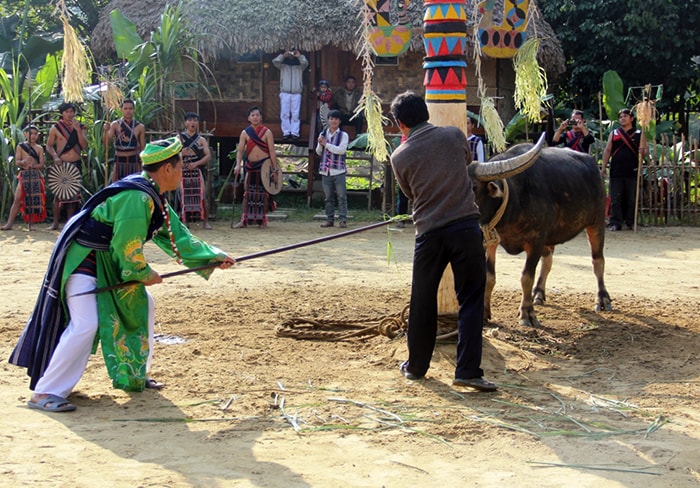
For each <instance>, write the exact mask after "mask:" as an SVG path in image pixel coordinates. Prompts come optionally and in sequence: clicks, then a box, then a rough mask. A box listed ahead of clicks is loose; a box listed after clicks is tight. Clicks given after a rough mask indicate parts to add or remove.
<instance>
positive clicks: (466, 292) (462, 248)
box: [407, 218, 486, 378]
mask: <svg viewBox="0 0 700 488" xmlns="http://www.w3.org/2000/svg"><path fill="white" fill-rule="evenodd" d="M447 263H450V264H451V265H452V272H453V274H454V286H455V292H456V294H457V301H458V303H459V312H458V319H457V329H458V339H457V368H456V369H455V378H476V377H480V376H483V374H484V372H483V370H482V369H481V348H482V338H481V332H482V329H483V326H484V288H485V286H486V255H485V253H484V243H483V237H482V234H481V228H480V227H479V221H478V220H477V219H475V218H474V219H468V220H462V221H458V222H455V223H452V224H448V225H446V226H445V227H441V228H439V229H435V230H432V231H430V232H427V233H424V234H421V235H419V236H417V237H416V245H415V249H414V254H413V282H412V284H411V306H410V310H409V312H408V332H407V336H408V369H409V371H410V372H411V373H414V374H416V375H419V376H422V375H424V374H425V373H426V371H428V368H429V367H430V358H431V357H432V355H433V349H435V336H436V334H437V316H438V305H437V293H438V287H439V285H440V280H441V279H442V274H443V272H444V271H445V268H446V267H447Z"/></svg>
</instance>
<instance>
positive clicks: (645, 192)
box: [638, 137, 700, 226]
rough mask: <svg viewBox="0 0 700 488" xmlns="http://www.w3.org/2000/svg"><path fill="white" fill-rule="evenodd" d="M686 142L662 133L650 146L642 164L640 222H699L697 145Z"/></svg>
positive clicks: (699, 149) (699, 147)
mask: <svg viewBox="0 0 700 488" xmlns="http://www.w3.org/2000/svg"><path fill="white" fill-rule="evenodd" d="M688 142H689V144H686V141H685V140H684V139H676V138H673V139H669V138H667V137H665V138H663V139H662V141H661V143H660V144H656V145H655V146H654V147H653V148H652V151H651V154H650V156H651V158H650V162H649V163H648V164H645V165H644V166H643V168H642V184H641V191H640V201H639V203H640V205H639V217H638V223H639V224H640V225H649V226H666V225H669V226H674V225H681V226H698V225H700V188H699V187H700V171H699V168H698V166H700V145H699V142H698V139H695V138H691V139H690V141H688ZM683 148H686V149H685V150H684V149H683Z"/></svg>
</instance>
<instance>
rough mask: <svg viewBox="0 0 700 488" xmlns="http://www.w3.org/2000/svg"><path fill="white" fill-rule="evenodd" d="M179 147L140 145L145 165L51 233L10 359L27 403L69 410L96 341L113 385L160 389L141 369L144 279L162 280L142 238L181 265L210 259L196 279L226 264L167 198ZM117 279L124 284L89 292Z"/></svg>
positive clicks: (147, 344)
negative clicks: (23, 374) (23, 380)
mask: <svg viewBox="0 0 700 488" xmlns="http://www.w3.org/2000/svg"><path fill="white" fill-rule="evenodd" d="M181 148H182V144H181V143H180V141H179V139H177V138H174V137H173V138H170V139H166V140H162V141H155V142H152V143H149V144H147V145H146V147H145V149H144V150H143V151H142V152H141V161H142V162H143V169H144V171H143V173H141V174H136V175H131V176H127V177H126V178H124V179H122V180H119V181H117V182H115V183H112V184H111V185H110V186H108V187H106V188H104V189H102V190H100V191H99V192H97V193H96V194H95V195H94V196H93V197H91V198H90V199H89V200H88V201H87V202H86V203H85V205H84V206H83V208H82V209H81V211H80V212H79V213H77V214H76V215H75V216H74V217H73V218H72V219H71V220H70V221H69V222H68V223H67V224H66V226H65V227H64V229H63V231H62V232H61V234H60V235H59V237H58V240H57V242H56V246H55V248H54V250H53V253H52V255H51V259H50V261H49V267H48V271H47V273H46V276H45V278H44V282H43V285H42V289H41V292H40V294H39V298H38V300H37V303H36V305H35V307H34V311H33V312H32V314H31V316H30V318H29V321H28V322H27V325H26V327H25V329H24V331H23V332H22V335H21V337H20V338H19V341H18V343H17V345H16V346H15V349H14V351H13V352H12V355H11V357H10V363H12V364H15V365H18V366H22V367H24V368H27V374H28V375H29V376H30V378H31V380H30V383H29V387H30V389H32V390H34V394H33V395H32V396H31V399H30V400H29V403H28V404H29V407H30V408H34V409H39V410H44V411H51V412H65V411H71V410H75V408H76V407H75V405H73V404H72V403H70V402H69V401H68V400H67V397H68V395H70V393H71V392H72V391H73V388H74V387H75V385H76V384H77V383H78V381H79V380H80V377H81V376H82V374H83V372H84V371H85V367H86V365H87V362H88V358H89V356H90V353H91V352H94V351H95V349H96V347H97V343H98V342H100V343H101V348H102V353H103V357H104V360H105V364H106V366H107V372H108V374H109V376H110V378H111V379H112V385H113V386H114V387H115V388H119V389H122V390H125V391H142V390H144V389H145V388H160V387H162V384H160V383H158V382H156V381H155V380H153V379H152V378H150V377H149V376H148V372H149V370H150V367H151V361H152V357H153V327H154V322H155V304H154V300H153V297H152V296H151V295H150V293H148V291H147V290H146V286H149V285H154V284H157V283H160V282H161V281H162V278H161V276H160V274H158V272H157V271H155V270H154V269H153V268H151V266H150V265H149V264H148V262H147V261H146V258H145V256H144V253H143V245H144V243H145V242H146V241H148V240H150V239H152V240H153V242H154V243H155V244H156V245H157V246H158V247H160V248H161V249H162V250H163V251H164V252H165V253H166V254H168V255H169V256H171V257H173V258H175V259H177V261H178V262H179V263H182V264H184V265H185V266H187V267H190V268H193V267H199V266H205V265H209V264H212V267H210V268H207V269H204V270H198V271H197V273H198V274H200V275H201V276H203V277H204V278H208V277H209V275H210V274H211V273H212V271H213V268H214V267H217V265H218V267H220V268H222V269H225V268H228V267H230V266H232V265H233V264H234V262H235V261H234V259H233V258H231V257H229V256H228V255H227V254H226V253H224V252H223V251H221V250H220V249H217V248H215V247H212V246H210V245H208V244H206V243H205V242H203V241H202V240H200V239H198V238H197V237H195V236H193V235H192V234H190V232H189V230H188V229H187V227H186V226H185V225H184V224H183V223H182V222H181V221H180V220H179V218H178V217H177V213H176V212H175V211H174V210H173V209H172V208H171V207H170V205H168V202H167V200H166V199H165V196H164V193H165V192H168V191H173V190H175V189H177V187H178V186H179V184H180V180H181V178H182V159H181V156H180V150H181ZM124 282H129V283H130V284H127V285H125V286H122V287H118V288H115V289H110V290H107V291H102V292H97V290H100V289H102V288H104V287H108V286H110V285H116V284H123V283H124Z"/></svg>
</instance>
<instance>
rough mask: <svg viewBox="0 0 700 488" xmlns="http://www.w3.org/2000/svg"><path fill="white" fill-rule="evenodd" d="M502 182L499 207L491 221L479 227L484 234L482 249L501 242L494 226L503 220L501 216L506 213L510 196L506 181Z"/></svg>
mask: <svg viewBox="0 0 700 488" xmlns="http://www.w3.org/2000/svg"><path fill="white" fill-rule="evenodd" d="M501 182H503V200H502V201H501V206H500V207H498V210H496V213H495V214H494V216H493V218H492V219H491V221H490V222H489V223H488V224H486V225H482V226H481V232H482V234H484V247H485V248H486V247H489V246H497V245H498V243H499V242H501V238H500V237H499V235H498V231H497V230H496V226H497V225H498V223H499V222H500V221H501V218H503V214H504V213H506V206H507V205H508V195H509V194H510V192H509V190H508V180H506V179H502V180H501Z"/></svg>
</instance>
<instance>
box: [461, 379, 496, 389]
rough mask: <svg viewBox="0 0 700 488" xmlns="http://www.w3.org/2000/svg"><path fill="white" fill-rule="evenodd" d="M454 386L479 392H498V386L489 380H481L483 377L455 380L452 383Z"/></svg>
mask: <svg viewBox="0 0 700 488" xmlns="http://www.w3.org/2000/svg"><path fill="white" fill-rule="evenodd" d="M452 384H453V385H455V386H468V387H470V388H474V389H475V390H479V391H496V390H498V387H497V386H496V384H495V383H491V382H490V381H489V380H485V379H484V378H481V377H477V378H455V379H454V380H453V381H452Z"/></svg>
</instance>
